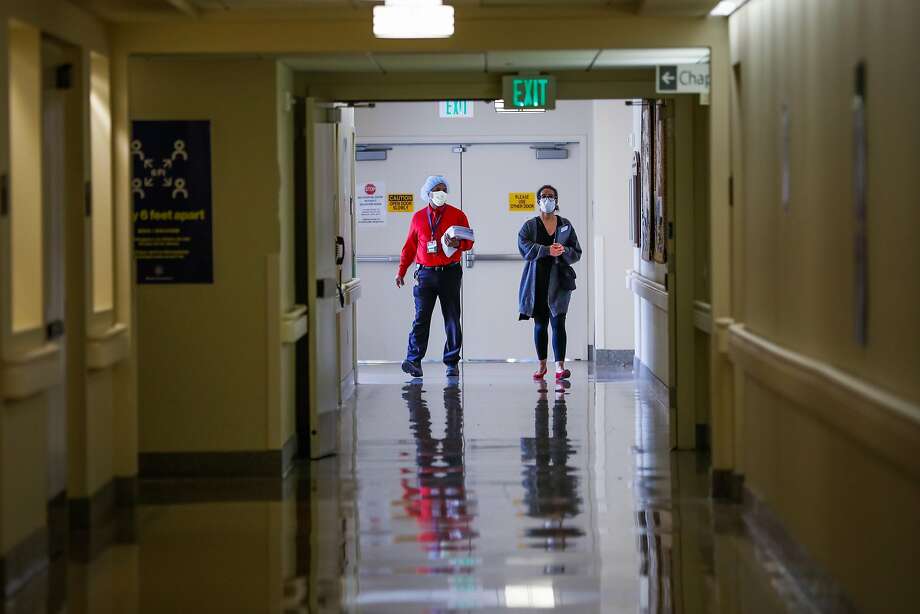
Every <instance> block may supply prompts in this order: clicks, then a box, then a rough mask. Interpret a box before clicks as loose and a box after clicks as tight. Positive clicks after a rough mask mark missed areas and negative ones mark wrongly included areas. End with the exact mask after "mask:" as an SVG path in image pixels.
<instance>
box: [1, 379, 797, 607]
mask: <svg viewBox="0 0 920 614" xmlns="http://www.w3.org/2000/svg"><path fill="white" fill-rule="evenodd" d="M429 370H433V369H431V368H429ZM531 371H532V365H513V364H500V365H494V364H473V365H467V366H465V367H464V372H463V379H462V381H461V380H456V381H449V380H447V379H446V378H444V377H443V376H441V375H440V374H437V373H435V374H432V375H431V376H429V377H427V378H426V379H425V380H424V382H421V381H413V382H406V381H405V380H404V378H403V377H402V376H401V375H400V374H399V372H398V371H397V370H396V369H395V368H392V367H389V366H375V367H368V368H365V369H363V370H362V372H361V375H360V380H361V385H360V386H359V389H358V392H357V394H356V396H355V398H354V399H353V400H352V401H351V402H350V403H349V406H348V407H346V408H345V410H344V411H343V413H342V422H341V433H340V437H341V446H340V454H339V455H338V456H337V457H336V458H331V459H327V460H323V461H319V462H316V463H312V464H305V465H303V466H301V467H299V468H298V469H297V470H295V471H294V472H293V474H292V475H290V476H289V477H288V478H287V479H286V480H284V481H283V482H281V481H278V482H268V483H266V482H261V481H233V482H229V483H217V484H215V483H212V482H208V483H198V482H169V483H156V484H153V483H151V484H146V485H144V486H143V487H142V493H143V496H142V498H143V500H144V503H143V504H142V505H141V506H140V507H139V508H138V509H137V511H136V515H135V518H134V522H133V524H134V528H135V530H134V531H131V532H127V533H126V532H112V535H113V536H115V537H117V538H118V539H114V543H112V544H111V545H110V546H109V547H108V548H105V549H102V551H101V552H99V553H92V552H90V553H84V555H83V556H77V555H76V552H73V553H72V554H71V556H70V557H69V558H70V560H69V561H67V560H66V559H65V557H61V559H59V560H57V561H56V562H55V563H54V564H53V565H52V566H51V568H50V569H49V570H48V571H47V573H46V574H44V575H43V576H41V577H39V578H37V579H36V580H35V581H33V582H32V583H31V584H30V585H29V586H28V587H27V588H26V589H25V590H23V591H21V592H20V593H18V594H17V595H16V596H15V598H14V599H13V600H11V601H9V602H7V604H6V610H5V611H8V612H17V613H19V612H54V613H57V612H88V613H97V612H98V613H107V612H112V613H118V614H131V613H135V612H143V613H150V614H161V613H174V612H182V613H184V612H189V613H197V612H208V613H210V612H246V613H259V612H285V613H293V612H340V611H347V612H394V613H404V612H443V611H470V610H477V611H495V610H506V609H515V610H520V611H528V610H541V609H550V608H554V609H559V610H562V611H568V612H630V613H636V612H640V613H646V612H647V613H654V614H658V613H669V612H682V613H690V614H696V613H717V612H726V613H728V612H731V613H739V614H740V613H744V614H756V613H760V612H797V611H812V610H811V609H809V608H810V605H811V604H809V603H806V601H805V600H804V599H803V598H802V597H801V592H800V591H798V590H796V586H795V584H794V583H793V582H791V580H790V578H789V577H788V574H785V573H784V572H783V567H782V566H781V565H778V564H776V562H775V561H774V560H773V559H771V558H770V556H769V553H768V552H767V551H765V550H764V549H763V548H761V547H759V546H757V545H755V542H754V541H753V540H751V539H750V536H749V535H750V534H749V532H748V530H747V529H746V528H745V525H744V523H743V522H742V519H741V515H740V513H739V510H738V509H737V508H735V507H734V506H721V505H714V504H713V503H712V502H711V501H710V500H709V499H708V498H707V483H708V481H707V470H708V465H707V460H706V458H705V456H703V455H700V454H697V453H693V452H686V453H684V452H681V453H675V452H671V451H670V450H669V444H668V442H669V437H668V425H667V420H668V411H667V407H666V401H667V397H666V395H662V394H661V390H660V385H656V384H655V383H654V382H652V381H649V380H647V379H638V380H637V379H636V378H634V377H632V376H624V375H623V373H610V374H605V373H600V374H598V373H591V372H589V367H588V366H587V365H585V364H583V363H582V364H579V365H577V366H576V368H575V369H574V370H573V371H574V374H573V379H572V384H571V385H570V386H565V387H563V386H557V384H556V383H555V382H533V381H531V378H530V372H531Z"/></svg>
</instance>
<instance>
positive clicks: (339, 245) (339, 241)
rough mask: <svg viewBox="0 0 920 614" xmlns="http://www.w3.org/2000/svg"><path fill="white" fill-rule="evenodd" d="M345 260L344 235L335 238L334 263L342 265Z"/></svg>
mask: <svg viewBox="0 0 920 614" xmlns="http://www.w3.org/2000/svg"><path fill="white" fill-rule="evenodd" d="M344 262H345V237H336V238H335V264H336V266H342V264H343V263H344Z"/></svg>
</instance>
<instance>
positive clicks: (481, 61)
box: [374, 53, 486, 72]
mask: <svg viewBox="0 0 920 614" xmlns="http://www.w3.org/2000/svg"><path fill="white" fill-rule="evenodd" d="M374 59H375V60H376V61H377V63H378V64H380V67H381V68H383V70H385V71H386V72H419V71H448V72H450V71H465V72H483V71H485V69H486V58H485V54H482V53H375V54H374Z"/></svg>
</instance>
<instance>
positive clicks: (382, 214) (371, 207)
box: [355, 181, 387, 226]
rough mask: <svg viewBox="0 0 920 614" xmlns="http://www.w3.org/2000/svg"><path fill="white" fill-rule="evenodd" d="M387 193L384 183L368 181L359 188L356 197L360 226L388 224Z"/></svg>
mask: <svg viewBox="0 0 920 614" xmlns="http://www.w3.org/2000/svg"><path fill="white" fill-rule="evenodd" d="M386 193H387V191H386V188H385V187H384V184H383V182H382V181H368V182H367V183H362V184H360V185H359V186H358V193H357V194H356V195H355V196H356V197H355V208H356V210H357V218H358V219H357V221H358V224H364V225H368V226H382V225H384V224H386V223H387V209H386V200H385V196H386Z"/></svg>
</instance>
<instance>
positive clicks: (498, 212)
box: [356, 143, 588, 362]
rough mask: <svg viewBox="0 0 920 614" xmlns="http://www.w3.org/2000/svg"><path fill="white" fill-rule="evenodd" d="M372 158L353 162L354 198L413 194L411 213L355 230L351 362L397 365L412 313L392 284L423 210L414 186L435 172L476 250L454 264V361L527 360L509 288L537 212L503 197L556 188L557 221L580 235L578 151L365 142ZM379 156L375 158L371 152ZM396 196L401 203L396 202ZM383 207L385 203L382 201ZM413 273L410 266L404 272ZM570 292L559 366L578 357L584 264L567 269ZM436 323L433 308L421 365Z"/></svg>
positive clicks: (528, 338) (525, 327)
mask: <svg viewBox="0 0 920 614" xmlns="http://www.w3.org/2000/svg"><path fill="white" fill-rule="evenodd" d="M369 147H374V148H375V152H374V153H375V154H376V155H374V156H373V157H377V158H381V157H383V155H385V156H386V159H377V160H360V159H359V161H358V162H357V164H356V175H357V187H356V193H357V194H359V195H360V194H361V192H362V190H363V189H364V186H366V185H367V184H373V185H374V189H376V190H381V191H382V192H384V193H385V194H387V195H394V194H409V193H411V194H413V197H414V198H413V205H414V206H413V207H412V211H411V212H398V211H387V212H385V213H384V214H383V220H382V221H381V220H380V219H374V220H372V221H371V223H361V217H360V216H359V218H358V219H359V223H358V227H357V240H356V250H357V266H358V276H359V277H361V279H362V284H363V298H362V302H363V303H364V304H363V305H362V307H361V309H359V311H358V358H359V360H361V361H365V362H374V361H394V360H401V359H402V357H404V356H405V353H406V343H407V338H408V332H409V327H410V325H411V323H412V317H413V315H414V308H413V297H412V292H411V285H407V286H406V287H405V288H403V289H401V290H400V289H397V288H396V287H395V284H394V277H395V274H396V270H397V266H398V264H399V253H400V250H401V249H402V246H403V244H404V242H405V239H406V235H407V233H408V228H409V222H410V220H411V218H412V213H413V212H414V211H418V210H420V209H422V208H423V207H425V206H427V203H425V202H422V201H421V200H420V195H419V194H418V191H419V187H420V186H421V184H422V182H423V181H424V180H425V177H427V176H428V175H433V174H441V175H444V176H445V177H446V178H447V180H448V182H449V183H450V190H449V195H450V198H449V202H450V204H452V205H454V206H456V207H458V208H460V209H462V210H463V211H464V213H466V215H467V217H468V218H469V221H470V225H471V226H472V227H473V229H474V230H475V232H476V244H475V247H474V249H473V250H472V251H471V252H468V253H467V254H466V255H465V257H464V260H463V267H464V270H463V335H464V344H463V357H464V359H465V360H508V359H532V358H534V349H533V325H532V324H531V323H528V322H519V321H518V287H519V284H520V280H521V272H522V269H523V265H524V262H523V259H522V258H521V256H520V254H519V253H518V249H517V236H518V231H519V230H520V227H521V225H522V224H523V223H524V222H525V221H527V220H528V219H530V218H532V217H534V216H535V215H537V210H536V208H535V207H531V208H530V209H529V210H528V209H526V208H525V209H524V210H521V207H520V206H518V205H515V206H512V204H511V202H512V198H511V196H510V195H511V194H514V193H520V192H530V193H535V192H536V191H537V189H538V188H539V187H540V186H541V185H543V184H552V185H554V186H555V187H556V188H557V189H558V190H559V196H560V205H561V207H562V208H561V210H560V215H562V216H564V217H566V218H568V219H569V220H570V221H571V222H572V224H573V225H574V226H575V228H576V229H577V230H578V231H579V232H580V233H582V248H583V249H584V248H586V245H585V244H584V235H585V233H586V230H587V229H586V221H587V203H586V184H587V177H586V171H585V164H584V160H583V156H582V151H581V147H580V145H579V144H577V143H569V144H568V145H566V147H565V149H566V151H567V157H565V158H561V157H560V158H557V159H537V155H536V154H537V149H535V148H534V145H533V144H531V143H467V144H463V145H457V144H441V143H437V144H435V143H432V144H424V143H421V144H398V145H394V144H388V145H372V146H370V145H369ZM380 152H385V154H381V153H380ZM400 198H405V197H400ZM384 201H386V196H384ZM412 270H413V269H410V274H411V271H412ZM575 270H576V273H577V274H578V285H579V288H578V290H576V292H575V294H574V295H573V297H572V303H571V306H570V308H569V316H568V327H567V328H568V339H569V343H568V352H567V357H568V358H569V359H579V358H585V357H586V354H587V345H588V343H587V323H588V300H587V284H586V281H587V279H586V278H587V275H586V273H585V271H586V265H585V260H584V259H583V261H582V262H579V263H578V264H577V265H576V266H575ZM444 341H445V335H444V324H443V318H442V316H441V313H440V309H438V308H436V309H435V314H434V316H433V318H432V323H431V337H430V341H429V344H428V355H427V358H426V359H427V360H430V361H439V360H440V359H441V353H442V349H443V346H444Z"/></svg>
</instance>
